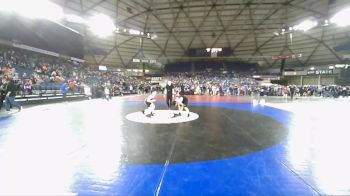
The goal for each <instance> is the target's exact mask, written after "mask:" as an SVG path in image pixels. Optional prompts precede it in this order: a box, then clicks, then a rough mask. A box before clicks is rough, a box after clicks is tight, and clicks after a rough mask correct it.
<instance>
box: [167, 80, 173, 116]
mask: <svg viewBox="0 0 350 196" xmlns="http://www.w3.org/2000/svg"><path fill="white" fill-rule="evenodd" d="M165 90H166V100H165V101H166V104H167V105H168V109H169V110H170V109H171V104H172V103H173V91H174V85H172V84H171V81H168V83H167V85H166V86H165Z"/></svg>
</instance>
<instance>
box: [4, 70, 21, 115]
mask: <svg viewBox="0 0 350 196" xmlns="http://www.w3.org/2000/svg"><path fill="white" fill-rule="evenodd" d="M6 90H7V92H6V97H5V109H6V111H10V108H11V106H12V107H17V108H18V110H19V111H21V109H22V106H21V105H19V104H18V103H17V102H16V101H15V98H16V90H17V89H16V85H15V82H14V81H13V79H12V76H9V77H8V79H7V88H6Z"/></svg>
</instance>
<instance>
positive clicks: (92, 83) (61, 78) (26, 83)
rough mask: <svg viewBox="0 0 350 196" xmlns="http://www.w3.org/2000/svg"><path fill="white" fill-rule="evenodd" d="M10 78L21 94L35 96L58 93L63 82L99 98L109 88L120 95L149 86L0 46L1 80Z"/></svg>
mask: <svg viewBox="0 0 350 196" xmlns="http://www.w3.org/2000/svg"><path fill="white" fill-rule="evenodd" d="M9 75H10V76H12V77H13V78H14V80H15V81H16V84H17V85H18V92H19V94H22V95H28V94H33V91H35V90H38V89H50V90H52V89H53V90H56V91H59V90H60V86H61V85H62V84H64V83H67V85H68V86H69V87H70V88H69V90H70V91H71V92H81V91H82V89H83V86H89V87H90V88H91V91H92V93H93V94H94V95H96V96H100V95H101V94H103V92H104V90H105V88H109V90H110V92H111V94H118V93H119V94H121V93H122V92H126V91H127V92H130V91H136V90H137V89H138V87H140V86H144V87H143V88H147V87H148V85H149V83H147V82H145V81H144V80H142V79H139V78H133V77H127V76H124V75H123V74H122V73H117V72H105V71H104V72H102V71H96V70H92V69H90V68H89V67H88V66H86V65H84V64H82V63H79V62H76V61H71V60H67V59H63V58H58V57H54V56H49V55H44V54H40V53H36V52H30V51H27V50H22V49H17V48H16V49H15V48H11V47H6V46H0V81H1V79H2V78H4V77H5V76H9ZM0 85H1V82H0Z"/></svg>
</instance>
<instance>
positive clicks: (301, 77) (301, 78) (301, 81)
mask: <svg viewBox="0 0 350 196" xmlns="http://www.w3.org/2000/svg"><path fill="white" fill-rule="evenodd" d="M300 86H303V76H300Z"/></svg>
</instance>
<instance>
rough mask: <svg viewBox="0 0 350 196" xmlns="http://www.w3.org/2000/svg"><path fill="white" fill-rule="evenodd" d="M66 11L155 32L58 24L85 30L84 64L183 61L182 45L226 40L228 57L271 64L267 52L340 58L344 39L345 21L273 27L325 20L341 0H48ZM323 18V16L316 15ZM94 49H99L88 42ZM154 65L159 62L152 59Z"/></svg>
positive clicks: (309, 61) (320, 60) (321, 60)
mask: <svg viewBox="0 0 350 196" xmlns="http://www.w3.org/2000/svg"><path fill="white" fill-rule="evenodd" d="M53 2H55V3H57V4H59V5H61V6H62V7H63V8H64V11H65V12H66V13H72V14H76V15H79V16H82V17H84V18H86V17H89V16H92V15H94V14H97V13H103V14H105V15H107V16H109V17H111V18H112V19H113V21H114V22H115V25H116V26H117V27H122V28H132V29H136V30H139V31H143V32H152V33H155V34H156V35H157V38H156V39H146V38H144V39H140V38H139V37H137V36H131V35H121V34H116V33H115V34H113V35H112V36H109V37H105V38H100V37H97V36H95V35H93V34H92V33H90V31H89V30H88V29H87V28H86V27H84V26H82V25H79V24H74V23H69V22H66V23H65V25H67V26H69V27H71V28H73V29H76V30H78V31H79V32H80V33H82V34H83V35H84V36H85V42H86V44H85V46H86V51H87V52H86V57H85V60H87V61H88V62H89V63H91V64H95V65H100V64H103V65H110V66H117V67H126V68H129V67H134V66H135V64H134V63H133V60H132V59H133V58H143V57H144V58H150V59H156V60H157V61H158V62H161V64H162V65H164V64H166V63H168V62H175V61H182V60H188V59H189V58H188V57H187V56H186V55H185V54H184V53H185V51H187V50H188V49H189V48H213V47H216V48H221V47H230V48H232V49H233V55H232V56H230V57H229V59H232V60H241V61H245V62H252V63H259V64H260V65H261V66H264V67H277V66H279V65H280V61H279V60H273V59H272V58H271V57H272V56H283V55H284V56H290V55H292V54H302V57H301V58H292V59H288V60H287V65H296V66H299V65H303V66H305V65H319V64H327V63H341V62H342V61H343V58H342V54H340V53H337V52H335V51H334V49H333V48H334V47H335V46H338V45H340V44H342V43H345V42H346V41H348V40H349V31H350V28H349V27H338V26H336V25H319V26H317V27H315V28H313V29H311V30H309V31H306V32H303V31H294V32H293V33H292V36H291V34H290V33H284V34H279V32H281V29H283V28H287V29H288V27H290V26H294V25H297V24H299V23H300V22H302V21H304V20H306V19H312V20H317V21H319V22H320V21H325V20H328V19H329V18H330V17H331V16H332V15H334V14H335V13H336V12H337V11H339V10H341V9H342V8H344V7H346V6H349V5H350V2H349V1H347V0H54V1H53ZM321 23H322V22H321ZM96 48H100V49H102V50H103V52H102V53H101V54H96V53H94V52H91V51H93V50H92V49H96ZM157 66H161V65H160V64H158V65H157Z"/></svg>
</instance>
